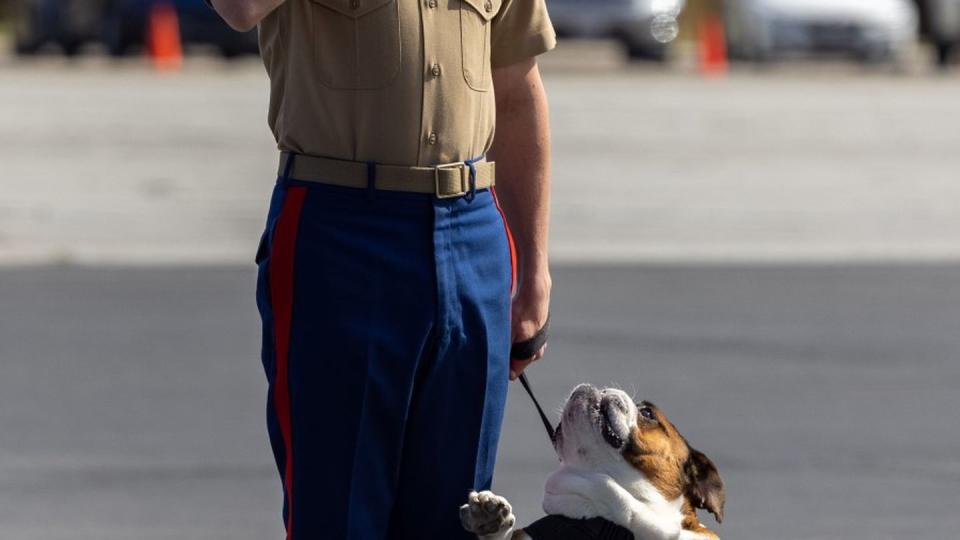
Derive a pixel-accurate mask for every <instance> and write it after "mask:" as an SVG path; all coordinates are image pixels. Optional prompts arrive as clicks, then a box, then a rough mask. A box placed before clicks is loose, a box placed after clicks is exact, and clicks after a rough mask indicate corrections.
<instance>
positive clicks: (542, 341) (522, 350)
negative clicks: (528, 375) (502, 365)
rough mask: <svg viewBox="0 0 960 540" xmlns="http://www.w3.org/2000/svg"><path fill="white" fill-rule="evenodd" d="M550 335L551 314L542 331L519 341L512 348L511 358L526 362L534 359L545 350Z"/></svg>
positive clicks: (548, 315)
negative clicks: (540, 351)
mask: <svg viewBox="0 0 960 540" xmlns="http://www.w3.org/2000/svg"><path fill="white" fill-rule="evenodd" d="M549 333H550V314H549V313H548V314H547V320H546V321H545V322H544V323H543V326H542V327H541V328H540V330H537V333H536V334H534V335H533V337H532V338H530V339H527V340H524V341H518V342H516V343H514V344H513V346H511V347H510V358H511V359H513V360H526V359H528V358H533V355H535V354H537V352H538V351H539V350H540V349H542V348H543V346H544V345H546V343H547V335H548V334H549Z"/></svg>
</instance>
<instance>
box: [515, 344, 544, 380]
mask: <svg viewBox="0 0 960 540" xmlns="http://www.w3.org/2000/svg"><path fill="white" fill-rule="evenodd" d="M546 350H547V346H546V345H544V346H543V347H540V350H539V351H537V353H536V354H534V355H533V356H531V357H530V358H525V359H523V360H518V359H516V358H514V359H511V360H510V380H511V381H515V380H517V378H518V377H520V374H521V373H523V371H524V370H525V369H527V367H528V366H529V365H530V364H532V363H534V362H536V361H537V360H539V359H541V358H543V353H544V352H545V351H546Z"/></svg>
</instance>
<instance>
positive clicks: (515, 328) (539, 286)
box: [490, 58, 551, 380]
mask: <svg viewBox="0 0 960 540" xmlns="http://www.w3.org/2000/svg"><path fill="white" fill-rule="evenodd" d="M493 88H494V92H495V93H496V100H497V134H496V138H495V139H494V141H493V147H492V148H491V149H490V158H491V159H492V160H493V161H496V162H497V187H496V192H497V196H498V198H499V200H500V206H501V207H502V208H503V212H504V214H505V215H506V217H507V222H508V224H509V225H510V229H511V230H512V231H513V238H514V241H515V243H516V248H517V266H518V268H517V294H516V297H515V298H514V299H513V313H512V321H511V322H512V324H511V328H512V334H513V335H512V343H518V342H521V341H526V340H528V339H530V338H531V337H533V336H534V334H536V333H537V331H538V330H540V328H541V327H543V324H544V323H545V322H546V321H547V314H548V313H549V311H550V287H551V281H550V270H549V263H548V260H547V236H548V234H547V232H548V229H549V222H550V123H549V113H548V111H547V96H546V93H545V92H544V89H543V83H542V81H541V80H540V71H539V70H538V69H537V64H536V61H535V60H534V59H532V58H531V59H529V60H526V61H523V62H519V63H517V64H514V65H511V66H504V67H497V68H494V70H493ZM545 348H546V346H544V348H541V349H540V350H539V351H538V352H537V353H536V354H534V355H533V356H532V357H531V358H516V359H511V361H510V380H514V379H516V378H517V377H519V376H520V374H521V373H523V370H524V369H526V368H527V366H529V365H530V364H531V363H532V362H535V361H536V360H538V359H540V358H541V357H542V356H543V352H544V349H545Z"/></svg>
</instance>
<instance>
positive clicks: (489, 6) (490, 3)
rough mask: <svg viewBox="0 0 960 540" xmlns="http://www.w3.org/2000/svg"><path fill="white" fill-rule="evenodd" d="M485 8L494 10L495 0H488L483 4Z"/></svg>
mask: <svg viewBox="0 0 960 540" xmlns="http://www.w3.org/2000/svg"><path fill="white" fill-rule="evenodd" d="M483 9H485V10H487V11H493V2H491V1H490V0H487V2H486V3H485V4H483Z"/></svg>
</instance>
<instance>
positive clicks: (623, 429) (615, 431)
mask: <svg viewBox="0 0 960 540" xmlns="http://www.w3.org/2000/svg"><path fill="white" fill-rule="evenodd" d="M554 446H555V448H556V451H557V455H558V456H559V457H560V464H561V466H560V469H559V470H558V471H556V472H554V473H553V474H552V475H550V477H549V478H548V479H547V483H546V488H545V493H544V498H543V510H544V511H545V512H546V513H547V517H545V518H543V519H541V520H539V521H537V522H535V523H533V524H531V525H529V526H527V527H526V528H524V529H518V530H515V529H514V525H515V523H516V518H515V516H514V515H513V510H512V508H511V507H510V503H508V502H507V500H506V499H504V498H503V497H500V496H497V495H495V494H493V493H491V492H489V491H484V492H481V493H476V492H473V493H470V495H469V497H468V500H467V504H465V505H463V506H462V507H461V508H460V521H461V523H462V524H463V526H464V528H465V529H466V530H467V531H468V532H471V533H473V534H476V535H477V536H478V537H479V538H480V539H481V540H559V539H565V538H571V539H585V540H586V539H608V538H609V539H621V538H623V539H631V538H632V539H634V540H719V537H718V536H717V534H716V533H714V532H713V531H711V530H710V529H708V528H707V527H705V526H704V525H703V524H702V523H701V522H700V519H699V518H698V517H697V509H704V510H707V511H708V512H710V513H711V514H713V516H714V518H715V519H716V520H717V522H718V523H719V522H721V521H722V520H723V506H724V502H725V500H726V494H725V491H724V486H723V480H721V478H720V475H719V473H718V472H717V468H716V466H715V465H714V464H713V462H712V461H711V460H710V458H708V457H707V456H706V455H704V454H703V453H702V452H700V451H698V450H696V449H694V448H692V447H691V446H690V445H689V444H688V443H687V440H686V439H685V438H684V437H683V436H682V435H680V432H679V431H677V428H676V427H674V425H673V424H672V423H671V422H670V420H668V419H667V417H666V416H665V415H664V414H663V411H661V410H660V409H659V408H657V406H656V405H654V404H653V403H650V402H648V401H641V402H639V403H634V402H633V400H632V399H630V397H629V396H628V395H627V394H626V393H624V392H622V391H620V390H617V389H613V388H607V389H604V390H600V389H597V388H595V387H593V386H591V385H588V384H583V385H580V386H578V387H577V388H575V389H574V390H573V393H572V394H571V395H570V397H569V398H568V399H567V402H566V405H565V406H564V409H563V415H562V417H561V420H560V424H559V425H558V426H557V429H556V437H555V440H554Z"/></svg>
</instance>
